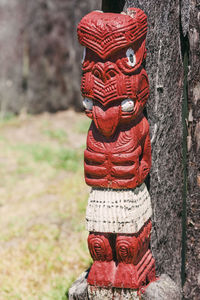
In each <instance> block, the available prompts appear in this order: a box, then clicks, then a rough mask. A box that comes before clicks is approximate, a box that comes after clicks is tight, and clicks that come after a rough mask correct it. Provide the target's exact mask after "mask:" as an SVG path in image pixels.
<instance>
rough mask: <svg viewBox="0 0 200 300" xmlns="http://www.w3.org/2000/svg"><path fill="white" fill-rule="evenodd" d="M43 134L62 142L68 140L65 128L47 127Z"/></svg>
mask: <svg viewBox="0 0 200 300" xmlns="http://www.w3.org/2000/svg"><path fill="white" fill-rule="evenodd" d="M43 134H44V135H46V136H48V137H50V138H51V139H54V140H57V141H58V142H60V143H65V142H66V141H67V133H66V132H65V131H64V130H63V129H45V130H43Z"/></svg>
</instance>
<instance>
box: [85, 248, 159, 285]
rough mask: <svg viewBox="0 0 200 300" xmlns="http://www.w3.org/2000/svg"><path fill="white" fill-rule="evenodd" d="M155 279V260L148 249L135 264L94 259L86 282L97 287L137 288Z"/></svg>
mask: <svg viewBox="0 0 200 300" xmlns="http://www.w3.org/2000/svg"><path fill="white" fill-rule="evenodd" d="M154 280H156V275H155V260H154V258H153V256H152V254H151V251H150V250H148V251H147V252H146V253H145V255H144V256H143V258H142V259H141V260H140V262H139V263H138V264H137V265H134V264H127V263H123V262H120V263H119V264H118V265H115V262H114V261H109V262H99V261H95V262H94V263H93V265H92V267H91V269H90V272H89V275H88V283H89V284H90V285H93V286H99V287H109V286H112V287H117V288H128V289H129V288H130V289H136V290H139V289H141V288H142V287H145V286H147V285H148V284H149V283H150V282H151V281H154Z"/></svg>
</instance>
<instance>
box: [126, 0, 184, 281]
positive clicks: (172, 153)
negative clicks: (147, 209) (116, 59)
mask: <svg viewBox="0 0 200 300" xmlns="http://www.w3.org/2000/svg"><path fill="white" fill-rule="evenodd" d="M126 5H127V7H131V6H135V7H139V8H141V9H142V10H144V12H145V13H146V14H147V17H148V23H149V32H148V36H147V53H148V57H147V63H146V69H147V73H148V75H149V81H150V98H149V102H148V105H147V112H148V119H149V123H150V126H151V127H150V132H151V141H152V168H151V173H150V194H151V199H152V203H153V207H154V209H153V211H154V216H153V228H154V230H153V235H152V249H153V254H154V256H155V258H156V265H157V271H158V273H159V274H161V273H167V274H168V275H170V276H171V277H172V278H173V279H174V280H175V281H176V282H177V283H178V284H179V285H180V284H181V240H182V201H183V200H182V194H183V158H182V145H183V127H182V99H183V61H182V56H181V47H180V16H179V11H178V6H179V1H177V0H176V1H173V2H172V1H167V2H165V1H158V2H155V1H152V0H147V1H127V2H126Z"/></svg>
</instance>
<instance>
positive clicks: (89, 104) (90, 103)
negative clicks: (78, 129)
mask: <svg viewBox="0 0 200 300" xmlns="http://www.w3.org/2000/svg"><path fill="white" fill-rule="evenodd" d="M83 107H84V108H85V109H87V110H92V108H93V101H92V99H89V98H84V99H83Z"/></svg>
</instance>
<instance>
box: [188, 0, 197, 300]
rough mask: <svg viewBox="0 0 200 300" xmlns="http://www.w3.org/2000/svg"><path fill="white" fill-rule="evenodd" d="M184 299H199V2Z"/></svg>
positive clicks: (193, 28) (192, 60) (193, 6)
mask: <svg viewBox="0 0 200 300" xmlns="http://www.w3.org/2000/svg"><path fill="white" fill-rule="evenodd" d="M188 24H189V32H188V37H189V49H188V50H189V73H188V109H189V116H188V138H187V141H188V143H187V146H188V170H187V172H188V174H187V175H188V193H187V252H186V283H185V287H184V292H185V299H188V300H189V299H193V300H197V299H199V297H200V221H199V216H200V206H199V201H200V59H199V58H200V1H194V0H191V1H190V20H189V22H188Z"/></svg>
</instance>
